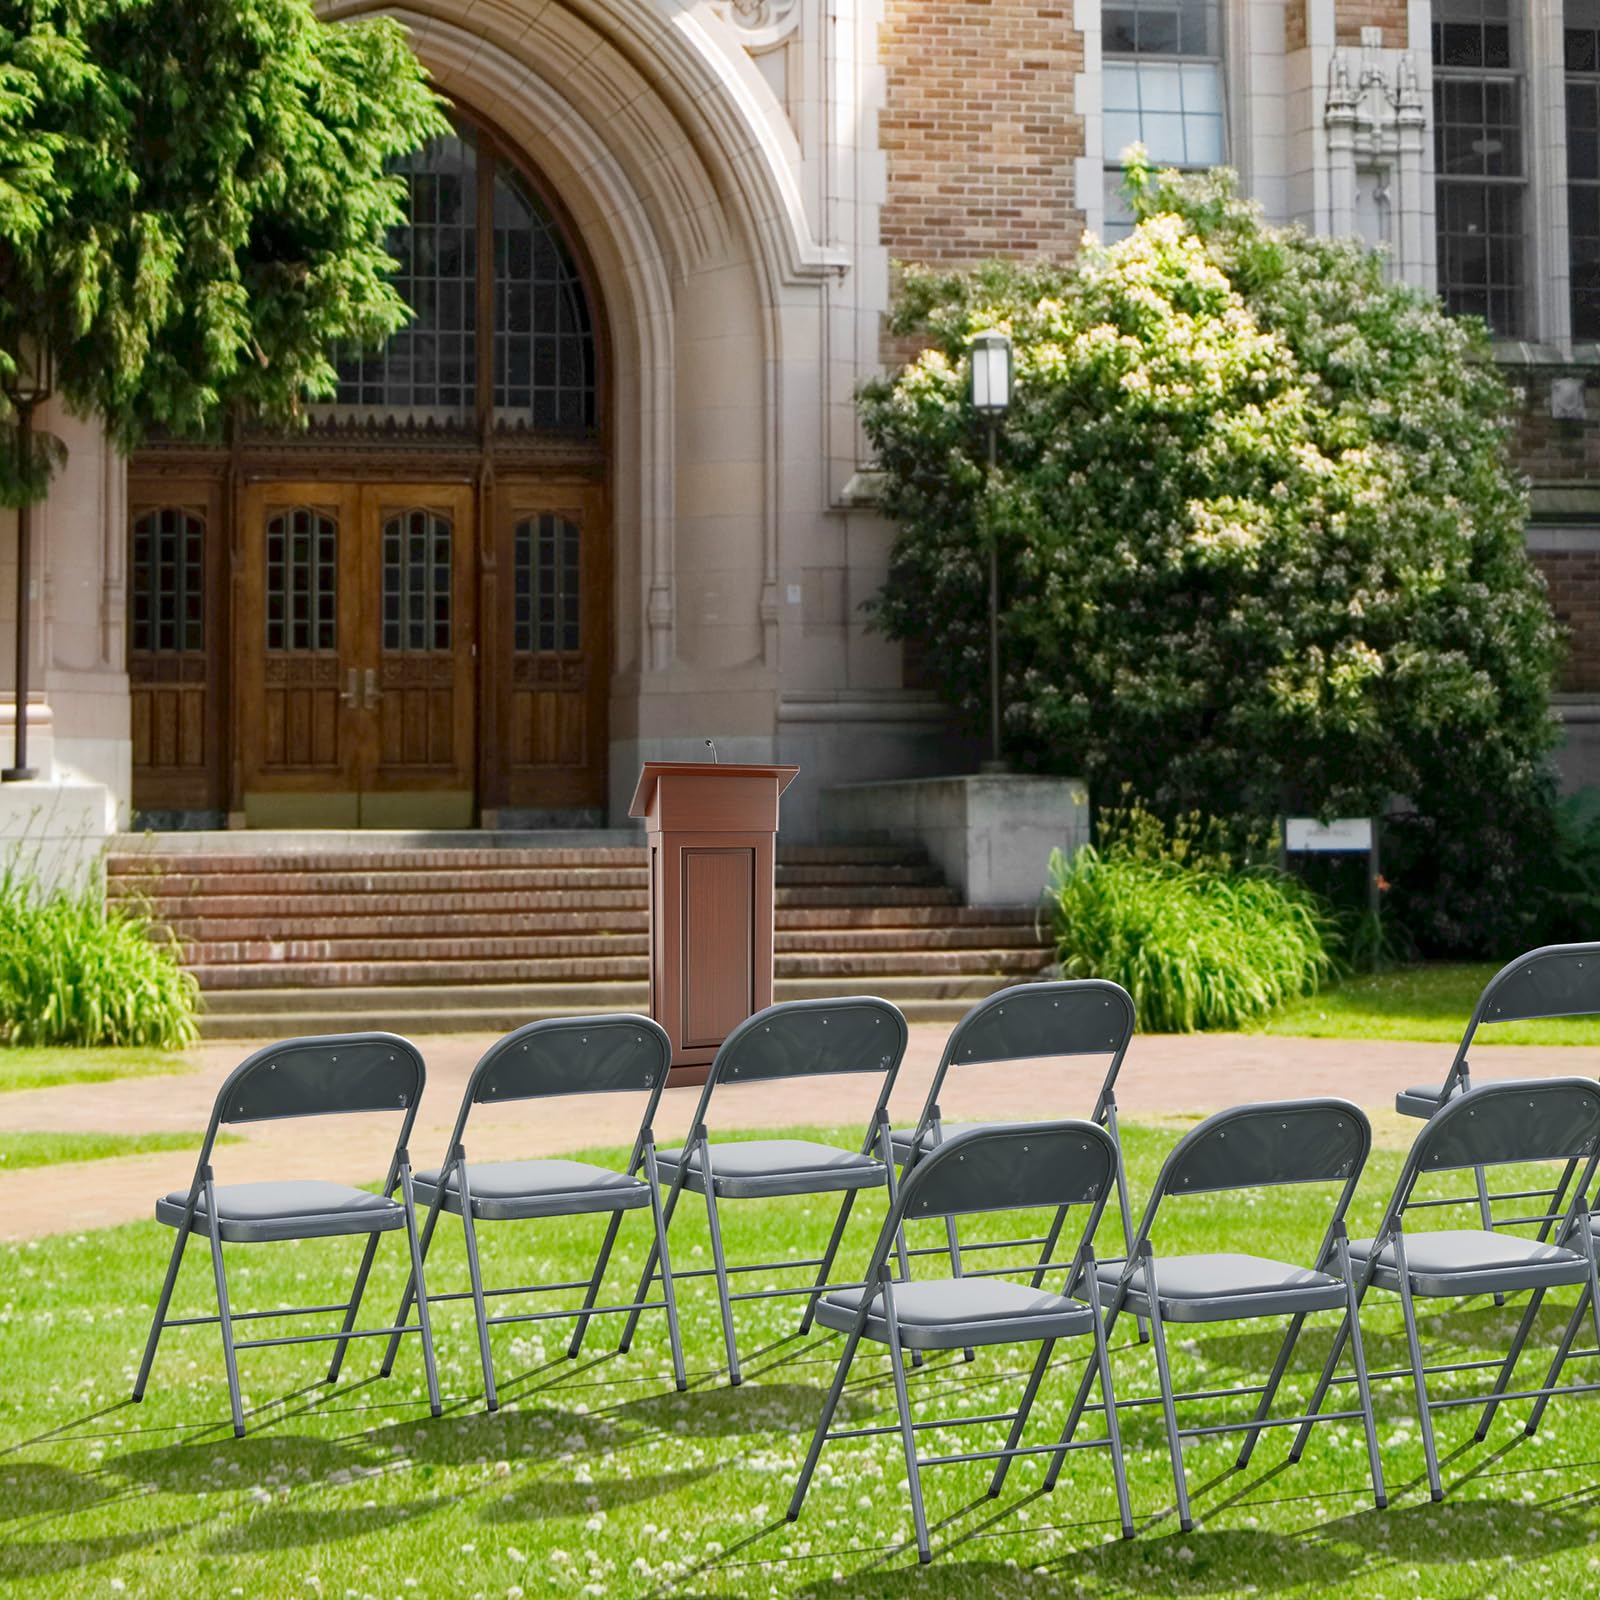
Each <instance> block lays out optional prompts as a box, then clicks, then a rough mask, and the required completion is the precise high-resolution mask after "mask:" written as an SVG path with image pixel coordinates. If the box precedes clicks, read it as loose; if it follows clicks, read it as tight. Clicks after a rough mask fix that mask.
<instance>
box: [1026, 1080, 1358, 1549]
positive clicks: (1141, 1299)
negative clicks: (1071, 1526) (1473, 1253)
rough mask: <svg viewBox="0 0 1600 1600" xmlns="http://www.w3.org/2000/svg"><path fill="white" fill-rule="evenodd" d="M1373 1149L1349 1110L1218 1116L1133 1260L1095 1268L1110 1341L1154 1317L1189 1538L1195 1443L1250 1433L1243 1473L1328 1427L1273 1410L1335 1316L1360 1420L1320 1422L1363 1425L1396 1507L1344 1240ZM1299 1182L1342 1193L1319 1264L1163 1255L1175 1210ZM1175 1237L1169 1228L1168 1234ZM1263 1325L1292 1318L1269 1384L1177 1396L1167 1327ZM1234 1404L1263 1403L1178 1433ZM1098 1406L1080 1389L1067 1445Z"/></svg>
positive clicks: (1253, 1110)
mask: <svg viewBox="0 0 1600 1600" xmlns="http://www.w3.org/2000/svg"><path fill="white" fill-rule="evenodd" d="M1371 1149H1372V1126H1371V1124H1370V1123H1369V1122H1368V1121H1367V1118H1366V1115H1365V1114H1364V1113H1363V1112H1362V1111H1361V1109H1360V1108H1359V1107H1358V1106H1354V1105H1352V1104H1351V1103H1350V1102H1349V1101H1348V1100H1335V1099H1331V1098H1330V1099H1309V1100H1282V1101H1268V1102H1265V1103H1261V1104H1255V1105H1244V1106H1235V1107H1233V1108H1232V1109H1231V1110H1228V1111H1219V1112H1217V1113H1216V1115H1215V1116H1211V1117H1207V1118H1206V1119H1205V1121H1204V1122H1201V1123H1199V1124H1198V1125H1197V1126H1195V1127H1194V1128H1192V1129H1190V1131H1189V1132H1188V1133H1186V1134H1185V1135H1184V1136H1183V1138H1182V1139H1180V1140H1179V1141H1178V1143H1177V1144H1176V1145H1175V1146H1173V1148H1172V1151H1171V1152H1170V1154H1169V1155H1168V1156H1167V1158H1166V1160H1165V1161H1164V1162H1163V1163H1162V1165H1161V1171H1160V1173H1159V1174H1158V1175H1157V1177H1156V1182H1155V1187H1154V1189H1153V1190H1152V1191H1151V1194H1150V1199H1149V1201H1148V1202H1147V1204H1146V1206H1145V1210H1144V1215H1143V1217H1142V1218H1141V1219H1140V1222H1139V1229H1138V1232H1137V1234H1136V1235H1135V1236H1134V1240H1133V1248H1132V1249H1131V1250H1130V1251H1129V1252H1128V1255H1127V1256H1126V1258H1125V1259H1123V1260H1121V1261H1119V1262H1115V1263H1112V1262H1104V1263H1102V1264H1101V1265H1100V1266H1099V1268H1098V1269H1097V1277H1098V1279H1099V1282H1100V1285H1101V1287H1102V1288H1104V1289H1105V1290H1106V1313H1105V1317H1106V1326H1105V1336H1106V1338H1107V1339H1109V1338H1110V1336H1111V1332H1112V1330H1113V1328H1114V1327H1115V1326H1116V1322H1117V1318H1118V1317H1119V1316H1120V1315H1121V1314H1122V1313H1123V1312H1124V1311H1128V1312H1130V1313H1139V1312H1142V1313H1143V1314H1144V1315H1145V1316H1146V1317H1148V1318H1149V1321H1150V1338H1151V1343H1152V1344H1153V1345H1154V1347H1155V1358H1156V1380H1157V1384H1158V1386H1159V1389H1160V1395H1159V1399H1160V1404H1161V1414H1162V1419H1163V1421H1164V1423H1165V1425H1166V1434H1167V1453H1168V1456H1169V1457H1170V1461H1171V1468H1172V1481H1173V1487H1174V1489H1175V1490H1176V1491H1177V1501H1178V1522H1179V1526H1180V1527H1181V1528H1182V1529H1184V1530H1185V1531H1187V1530H1188V1529H1189V1528H1190V1527H1192V1526H1193V1519H1192V1516H1191V1513H1190V1506H1189V1488H1188V1481H1187V1478H1186V1476H1185V1473H1184V1465H1183V1441H1184V1439H1185V1438H1186V1437H1187V1438H1197V1437H1201V1436H1204V1435H1209V1434H1218V1435H1220V1434H1226V1433H1242V1434H1244V1436H1245V1438H1244V1443H1243V1444H1242V1445H1241V1446H1240V1450H1239V1455H1238V1461H1237V1464H1238V1466H1240V1467H1244V1466H1245V1465H1247V1464H1248V1462H1249V1460H1250V1457H1251V1454H1252V1453H1253V1451H1254V1450H1255V1447H1256V1442H1257V1440H1258V1439H1259V1438H1260V1437H1261V1434H1262V1431H1263V1430H1264V1429H1267V1428H1285V1427H1294V1426H1297V1425H1298V1426H1299V1427H1300V1429H1301V1434H1300V1442H1301V1443H1303V1442H1304V1439H1305V1435H1306V1432H1307V1431H1308V1430H1309V1428H1310V1426H1311V1424H1312V1422H1313V1421H1315V1420H1319V1419H1318V1418H1317V1417H1316V1415H1315V1414H1316V1412H1317V1410H1318V1407H1316V1406H1313V1407H1312V1408H1311V1412H1309V1413H1307V1414H1305V1415H1302V1416H1294V1417H1274V1416H1273V1415H1272V1406H1273V1402H1274V1400H1275V1399H1276V1398H1277V1393H1278V1389H1279V1388H1280V1386H1281V1385H1282V1383H1283V1378H1284V1375H1285V1373H1286V1372H1287V1371H1288V1368H1289V1360H1290V1357H1291V1356H1292V1355H1293V1353H1294V1349H1295V1345H1296V1343H1297V1342H1298V1340H1299V1337H1300V1333H1301V1330H1302V1329H1303V1328H1304V1326H1305V1320H1306V1318H1307V1317H1308V1316H1313V1315H1315V1314H1317V1313H1318V1312H1325V1311H1334V1312H1340V1313H1342V1320H1341V1324H1340V1335H1339V1344H1338V1345H1337V1346H1336V1355H1337V1352H1338V1351H1339V1350H1342V1348H1343V1344H1344V1340H1345V1338H1346V1337H1348V1338H1349V1340H1350V1345H1351V1354H1352V1357H1353V1365H1354V1368H1355V1373H1354V1378H1355V1382H1356V1386H1357V1395H1358V1398H1359V1402H1360V1404H1359V1406H1358V1408H1357V1409H1355V1410H1351V1411H1337V1412H1329V1413H1326V1414H1325V1415H1324V1416H1323V1417H1322V1418H1321V1419H1320V1420H1328V1418H1331V1417H1338V1418H1340V1419H1341V1420H1343V1419H1354V1420H1359V1421H1360V1422H1361V1424H1362V1428H1363V1430H1364V1432H1365V1434H1366V1445H1367V1467H1368V1471H1369V1473H1370V1475H1371V1482H1372V1498H1373V1502H1374V1503H1375V1504H1376V1505H1377V1506H1379V1507H1380V1508H1381V1507H1383V1506H1385V1505H1386V1504H1387V1503H1388V1493H1387V1490H1386V1489H1385V1487H1384V1481H1383V1462H1382V1460H1381V1459H1380V1457H1379V1454H1378V1431H1377V1423H1376V1421H1375V1419H1374V1417H1373V1411H1372V1391H1371V1386H1370V1384H1369V1383H1368V1380H1367V1364H1366V1353H1365V1351H1364V1349H1363V1348H1362V1342H1361V1326H1360V1323H1359V1322H1358V1321H1357V1320H1356V1312H1357V1305H1358V1299H1357V1294H1356V1282H1355V1270H1354V1267H1353V1264H1352V1258H1351V1253H1350V1241H1349V1237H1348V1235H1347V1233H1346V1231H1345V1214H1346V1212H1347V1211H1348V1210H1349V1207H1350V1198H1351V1196H1352V1195H1353V1194H1354V1193H1355V1187H1356V1183H1357V1181H1358V1179H1359V1178H1360V1176H1361V1172H1362V1169H1363V1167H1365V1165H1366V1161H1367V1156H1368V1154H1369V1152H1370V1151H1371ZM1300 1184H1318V1185H1321V1186H1323V1187H1324V1188H1330V1187H1331V1188H1334V1189H1335V1197H1334V1199H1333V1202H1332V1205H1331V1207H1330V1211H1329V1215H1328V1222H1327V1226H1326V1229H1325V1230H1324V1232H1323V1236H1322V1243H1321V1245H1320V1246H1319V1247H1318V1249H1317V1252H1316V1254H1315V1256H1314V1257H1312V1258H1311V1260H1310V1261H1309V1262H1304V1261H1302V1262H1294V1261H1280V1260H1278V1259H1276V1258H1274V1257H1270V1256H1258V1255H1253V1254H1249V1253H1247V1252H1242V1251H1216V1250H1207V1251H1195V1252H1188V1253H1186V1252H1183V1251H1181V1250H1179V1251H1175V1252H1173V1253H1172V1254H1167V1253H1165V1251H1158V1250H1157V1249H1156V1247H1155V1233H1156V1227H1157V1222H1158V1220H1160V1219H1161V1218H1162V1217H1163V1216H1165V1215H1166V1214H1167V1212H1168V1211H1170V1210H1171V1209H1176V1208H1178V1207H1181V1206H1182V1204H1183V1202H1184V1201H1185V1200H1186V1199H1188V1198H1189V1197H1191V1196H1197V1195H1204V1196H1207V1197H1211V1198H1215V1197H1216V1196H1218V1195H1225V1194H1228V1193H1230V1192H1233V1193H1237V1192H1239V1191H1242V1190H1247V1189H1249V1190H1254V1189H1262V1188H1265V1189H1274V1188H1281V1187H1284V1186H1287V1185H1300ZM1214 1225H1215V1224H1214V1223H1213V1226H1214ZM1166 1231H1167V1229H1166V1227H1163V1228H1162V1232H1163V1235H1165V1233H1166ZM1262 1317H1287V1318H1288V1319H1289V1327H1288V1330H1287V1331H1286V1332H1285V1334H1284V1338H1283V1342H1282V1344H1281V1345H1280V1346H1279V1347H1278V1353H1277V1356H1276V1358H1275V1359H1274V1361H1273V1364H1272V1370H1271V1372H1270V1373H1269V1374H1268V1376H1267V1380H1266V1382H1265V1383H1261V1384H1249V1385H1244V1384H1241V1385H1235V1386H1234V1387H1233V1388H1232V1389H1222V1388H1206V1389H1202V1390H1199V1391H1195V1392H1191V1393H1179V1392H1177V1391H1176V1390H1175V1389H1174V1387H1173V1382H1172V1371H1171V1368H1170V1366H1169V1364H1168V1361H1167V1340H1166V1332H1165V1329H1166V1325H1167V1323H1169V1322H1177V1323H1215V1322H1225V1321H1226V1322H1245V1321H1253V1320H1256V1319H1259V1318H1262ZM1335 1365H1336V1362H1335ZM1330 1370H1332V1369H1330ZM1227 1394H1239V1395H1246V1394H1257V1395H1259V1396H1260V1399H1259V1400H1258V1402H1257V1404H1256V1408H1255V1413H1254V1415H1253V1416H1252V1417H1251V1418H1250V1420H1249V1421H1247V1422H1222V1423H1214V1424H1211V1425H1209V1426H1206V1427H1190V1428H1184V1427H1180V1426H1179V1425H1178V1410H1177V1406H1178V1402H1179V1401H1192V1400H1209V1399H1212V1398H1215V1397H1216V1396H1218V1395H1227ZM1088 1398H1089V1384H1088V1382H1087V1381H1084V1382H1080V1383H1079V1385H1078V1393H1077V1396H1076V1397H1075V1399H1074V1400H1073V1403H1072V1409H1071V1410H1070V1411H1069V1412H1068V1414H1067V1423H1066V1427H1065V1428H1064V1429H1063V1431H1062V1435H1061V1437H1062V1439H1063V1441H1070V1440H1071V1439H1072V1438H1073V1435H1074V1433H1075V1431H1076V1429H1077V1427H1078V1423H1079V1421H1080V1419H1081V1418H1082V1416H1083V1413H1084V1410H1085V1408H1086V1406H1087V1402H1088ZM1122 1403H1123V1404H1125V1405H1144V1404H1149V1401H1147V1400H1145V1399H1143V1398H1140V1399H1135V1400H1131V1401H1124V1402H1122ZM1056 1470H1057V1468H1056V1466H1055V1465H1054V1464H1052V1467H1051V1469H1050V1471H1051V1475H1050V1476H1048V1477H1047V1478H1046V1479H1045V1485H1046V1487H1049V1486H1050V1484H1051V1483H1053V1482H1054V1474H1055V1472H1056Z"/></svg>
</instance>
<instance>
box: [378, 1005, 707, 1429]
mask: <svg viewBox="0 0 1600 1600" xmlns="http://www.w3.org/2000/svg"><path fill="white" fill-rule="evenodd" d="M671 1062H672V1041H671V1040H670V1039H669V1038H668V1037H667V1035H666V1032H665V1030H664V1029H663V1028H662V1027H661V1026H660V1024H659V1023H656V1022H653V1021H651V1019H650V1018H649V1017H636V1016H631V1015H626V1014H617V1015H608V1016H588V1017H548V1018H545V1019H543V1020H541V1021H538V1022H530V1023H527V1024H525V1025H524V1026H523V1027H520V1028H515V1029H513V1030H512V1031H511V1032H510V1033H508V1034H506V1036H505V1037H504V1038H502V1039H497V1040H496V1041H495V1042H494V1043H493V1044H492V1045H490V1047H489V1048H488V1049H487V1050H486V1051H484V1053H483V1055H482V1056H481V1057H480V1058H479V1060H478V1063H477V1065H476V1066H475V1067H474V1068H473V1069H472V1075H471V1077H469V1078H468V1079H467V1086H466V1089H465V1090H464V1091H463V1093H462V1096H461V1105H460V1107H459V1108H458V1110H457V1111H456V1120H455V1126H454V1128H453V1129H452V1130H451V1134H450V1143H449V1144H448V1145H447V1146H446V1149H445V1159H444V1160H443V1162H441V1163H440V1165H439V1166H437V1167H430V1168H429V1169H428V1170H427V1171H426V1172H422V1173H419V1174H418V1175H417V1194H418V1197H419V1199H420V1200H421V1201H422V1202H423V1203H425V1204H426V1205H427V1208H428V1217H427V1221H426V1223H425V1224H424V1225H423V1230H422V1254H423V1256H424V1257H426V1255H427V1253H428V1250H429V1248H430V1247H431V1245H432V1243H433V1236H434V1231H435V1229H436V1228H437V1226H438V1222H439V1217H440V1215H441V1214H442V1213H444V1212H449V1213H450V1214H451V1215H452V1216H457V1217H460V1218H461V1236H462V1242H463V1244H464V1245H465V1247H466V1255H467V1274H468V1280H469V1282H470V1284H471V1288H470V1289H469V1290H466V1291H462V1292H453V1293H449V1294H435V1295H434V1296H433V1297H432V1298H433V1299H434V1300H466V1299H470V1300H471V1301H472V1312H473V1320H474V1322H475V1324H476V1327H477V1334H478V1361H479V1365H480V1366H481V1368H482V1371H483V1394H484V1406H485V1409H486V1410H489V1411H497V1410H498V1409H499V1406H500V1394H499V1389H498V1387H497V1385H496V1382H495V1371H494V1352H493V1351H492V1350H491V1348H490V1344H489V1330H490V1329H491V1328H495V1327H502V1326H505V1325H507V1324H512V1323H521V1322H545V1321H552V1320H559V1319H565V1318H570V1319H572V1320H573V1322H574V1324H575V1326H574V1328H573V1332H572V1337H571V1339H570V1341H569V1342H568V1345H567V1354H568V1355H569V1356H576V1355H577V1354H578V1352H579V1351H580V1350H581V1349H582V1348H583V1340H584V1335H585V1333H586V1332H587V1330H588V1327H589V1322H590V1319H591V1318H593V1317H597V1316H612V1315H615V1314H618V1313H620V1312H628V1313H630V1314H631V1316H632V1318H635V1319H636V1318H637V1317H638V1315H639V1313H640V1312H642V1311H665V1312H666V1318H667V1338H668V1341H669V1343H670V1345H671V1347H672V1368H673V1376H674V1378H675V1380H676V1382H677V1386H678V1388H679V1390H680V1391H681V1390H684V1389H687V1388H688V1386H689V1380H688V1374H687V1372H686V1371H685V1368H684V1364H683V1340H682V1336H681V1334H680V1332H679V1329H678V1305H677V1297H676V1293H675V1290H674V1287H673V1281H672V1261H671V1258H670V1257H669V1256H668V1255H667V1234H666V1223H665V1219H664V1215H663V1212H662V1208H661V1184H660V1175H659V1172H658V1169H657V1167H656V1143H655V1125H654V1124H655V1114H656V1108H657V1107H658V1106H659V1105H660V1103H661V1092H662V1090H663V1089H664V1088H665V1087H666V1083H667V1069H668V1067H669V1066H670V1065H671ZM629 1093H631V1094H638V1095H642V1096H643V1111H642V1114H641V1116H640V1119H639V1131H638V1133H637V1134H636V1135H635V1137H634V1141H633V1149H632V1152H631V1153H630V1154H629V1156H628V1160H627V1164H626V1165H625V1166H624V1167H622V1168H621V1169H616V1168H611V1167H602V1166H598V1165H596V1164H595V1163H594V1162H590V1161H572V1160H562V1159H543V1160H527V1161H482V1162H476V1161H468V1159H467V1147H466V1132H467V1121H468V1119H469V1117H470V1116H471V1114H472V1112H473V1110H474V1108H476V1107H492V1106H497V1105H508V1104H513V1103H516V1102H520V1101H527V1100H543V1099H548V1098H550V1097H552V1096H556V1095H579V1094H629ZM641 1174H642V1175H641ZM645 1209H648V1210H649V1211H650V1214H651V1223H652V1227H653V1237H654V1244H653V1246H652V1255H651V1259H652V1261H653V1260H654V1259H655V1252H657V1251H659V1253H660V1257H661V1284H662V1297H661V1299H660V1300H648V1299H647V1298H646V1297H645V1294H644V1291H643V1289H642V1288H641V1290H640V1292H639V1294H637V1295H636V1296H635V1297H634V1298H633V1299H632V1300H627V1301H624V1302H623V1303H622V1304H620V1305H606V1306H602V1305H598V1304H597V1303H596V1302H597V1300H598V1298H599V1294H600V1286H601V1284H602V1283H603V1282H604V1281H605V1274H606V1267H607V1265H608V1264H609V1263H610V1260H611V1252H612V1249H613V1247H614V1246H615V1244H616V1240H617V1233H618V1231H619V1229H620V1227H621V1224H622V1218H623V1216H624V1214H626V1213H627V1212H630V1211H643V1210H645ZM601 1213H607V1214H609V1216H610V1221H609V1222H608V1223H607V1225H606V1232H605V1237H604V1238H603V1239H602V1241H601V1244H600V1252H599V1255H598V1257H597V1258H596V1261H595V1264H594V1270H593V1271H592V1272H591V1273H590V1275H589V1277H588V1278H587V1279H586V1280H580V1281H578V1282H575V1283H525V1284H516V1285H513V1286H511V1287H507V1288H498V1287H497V1288H494V1289H491V1290H485V1288H484V1286H483V1266H482V1263H481V1261H480V1260H479V1256H478V1231H477V1224H478V1223H479V1222H526V1221H535V1220H538V1219H541V1218H548V1217H575V1216H588V1215H599V1214H601ZM577 1289H582V1290H583V1291H584V1299H583V1304H582V1305H581V1306H579V1307H574V1308H572V1309H563V1310H555V1311H521V1312H508V1313H504V1314H502V1315H498V1316H493V1317H491V1316H490V1315H489V1308H488V1296H489V1295H491V1294H492V1295H496V1296H500V1295H517V1296H528V1295H537V1294H549V1293H554V1292H558V1291H564V1290H577ZM415 1295H416V1285H415V1283H414V1282H413V1283H408V1284H407V1285H406V1290H405V1294H404V1295H403V1296H402V1298H401V1301H400V1315H401V1317H402V1318H403V1317H404V1316H405V1314H406V1309H407V1307H409V1305H410V1304H411V1301H412V1299H413V1298H414V1297H415ZM629 1326H630V1328H631V1327H632V1326H633V1323H632V1321H630V1323H629ZM394 1353H395V1347H394V1343H393V1341H392V1340H391V1341H390V1345H389V1349H388V1351H387V1352H386V1354H385V1357H384V1366H383V1370H384V1371H385V1372H387V1371H388V1370H389V1363H390V1362H391V1361H392V1360H393V1359H394Z"/></svg>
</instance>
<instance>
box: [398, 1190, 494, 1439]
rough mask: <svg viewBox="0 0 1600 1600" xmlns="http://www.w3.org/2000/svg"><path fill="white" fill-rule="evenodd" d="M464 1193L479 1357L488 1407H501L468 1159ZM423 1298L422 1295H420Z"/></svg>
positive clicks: (463, 1215)
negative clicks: (490, 1342) (496, 1382)
mask: <svg viewBox="0 0 1600 1600" xmlns="http://www.w3.org/2000/svg"><path fill="white" fill-rule="evenodd" d="M456 1181H457V1183H458V1184H459V1185H460V1194H461V1232H462V1234H463V1236H464V1237H465V1240H466V1245H467V1276H468V1277H469V1278H470V1279H471V1280H472V1312H473V1316H474V1317H475V1318H476V1320H477V1324H478V1360H479V1361H480V1362H481V1363H482V1366H483V1399H484V1410H485V1411H498V1410H499V1409H500V1396H499V1395H498V1393H496V1391H495V1386H494V1357H493V1355H492V1354H491V1353H490V1351H489V1312H488V1308H487V1307H486V1306H485V1304H484V1299H483V1269H482V1268H481V1267H480V1266H479V1264H478V1230H477V1229H476V1228H475V1227H474V1226H473V1224H472V1189H471V1186H470V1184H469V1183H468V1180H467V1164H466V1162H465V1161H463V1162H462V1163H461V1165H460V1166H459V1167H457V1168H456ZM418 1300H419V1302H420V1300H421V1296H420V1295H419V1296H418Z"/></svg>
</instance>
